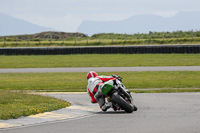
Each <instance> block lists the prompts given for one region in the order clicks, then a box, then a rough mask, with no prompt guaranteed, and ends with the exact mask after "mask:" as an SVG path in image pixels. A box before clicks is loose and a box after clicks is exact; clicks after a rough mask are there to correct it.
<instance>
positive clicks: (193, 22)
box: [77, 11, 200, 35]
mask: <svg viewBox="0 0 200 133" xmlns="http://www.w3.org/2000/svg"><path fill="white" fill-rule="evenodd" d="M192 29H194V30H196V29H198V30H199V29H200V12H198V11H196V12H180V13H178V14H176V15H175V16H173V17H169V18H164V17H161V16H157V15H152V14H145V15H137V16H133V17H131V18H128V19H125V20H122V21H104V22H96V21H83V22H82V23H81V25H80V26H79V27H78V29H77V31H78V32H82V33H85V34H88V35H92V34H95V33H112V32H113V33H138V32H139V33H148V32H149V31H157V32H162V31H177V30H183V31H187V30H192Z"/></svg>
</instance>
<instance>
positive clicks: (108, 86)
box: [102, 83, 114, 95]
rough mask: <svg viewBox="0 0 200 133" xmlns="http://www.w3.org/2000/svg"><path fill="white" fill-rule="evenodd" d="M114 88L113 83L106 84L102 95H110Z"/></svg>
mask: <svg viewBox="0 0 200 133" xmlns="http://www.w3.org/2000/svg"><path fill="white" fill-rule="evenodd" d="M113 87H114V85H113V84H112V83H108V84H105V85H104V86H103V88H102V94H104V95H106V94H108V93H109V92H110V90H111V89H112V88H113Z"/></svg>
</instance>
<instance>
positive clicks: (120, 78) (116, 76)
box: [111, 75, 122, 82]
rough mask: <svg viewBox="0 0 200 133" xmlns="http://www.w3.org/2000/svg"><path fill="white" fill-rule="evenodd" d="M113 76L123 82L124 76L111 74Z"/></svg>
mask: <svg viewBox="0 0 200 133" xmlns="http://www.w3.org/2000/svg"><path fill="white" fill-rule="evenodd" d="M111 76H112V77H113V78H116V79H118V80H119V81H120V82H122V77H120V76H119V75H111Z"/></svg>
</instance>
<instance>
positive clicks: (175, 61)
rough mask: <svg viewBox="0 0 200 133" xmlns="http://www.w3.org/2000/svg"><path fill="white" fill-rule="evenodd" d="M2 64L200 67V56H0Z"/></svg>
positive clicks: (19, 66)
mask: <svg viewBox="0 0 200 133" xmlns="http://www.w3.org/2000/svg"><path fill="white" fill-rule="evenodd" d="M97 60H98V61H97ZM0 62H1V63H0V68H55V67H113V66H114V67H131V66H199V65H200V54H84V55H49V56H36V55H32V56H0Z"/></svg>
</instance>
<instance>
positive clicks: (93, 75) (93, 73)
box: [87, 71, 98, 80]
mask: <svg viewBox="0 0 200 133" xmlns="http://www.w3.org/2000/svg"><path fill="white" fill-rule="evenodd" d="M97 76H98V74H97V73H96V72H95V71H90V72H89V73H88V74H87V80H88V79H89V78H91V77H92V78H95V77H97Z"/></svg>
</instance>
